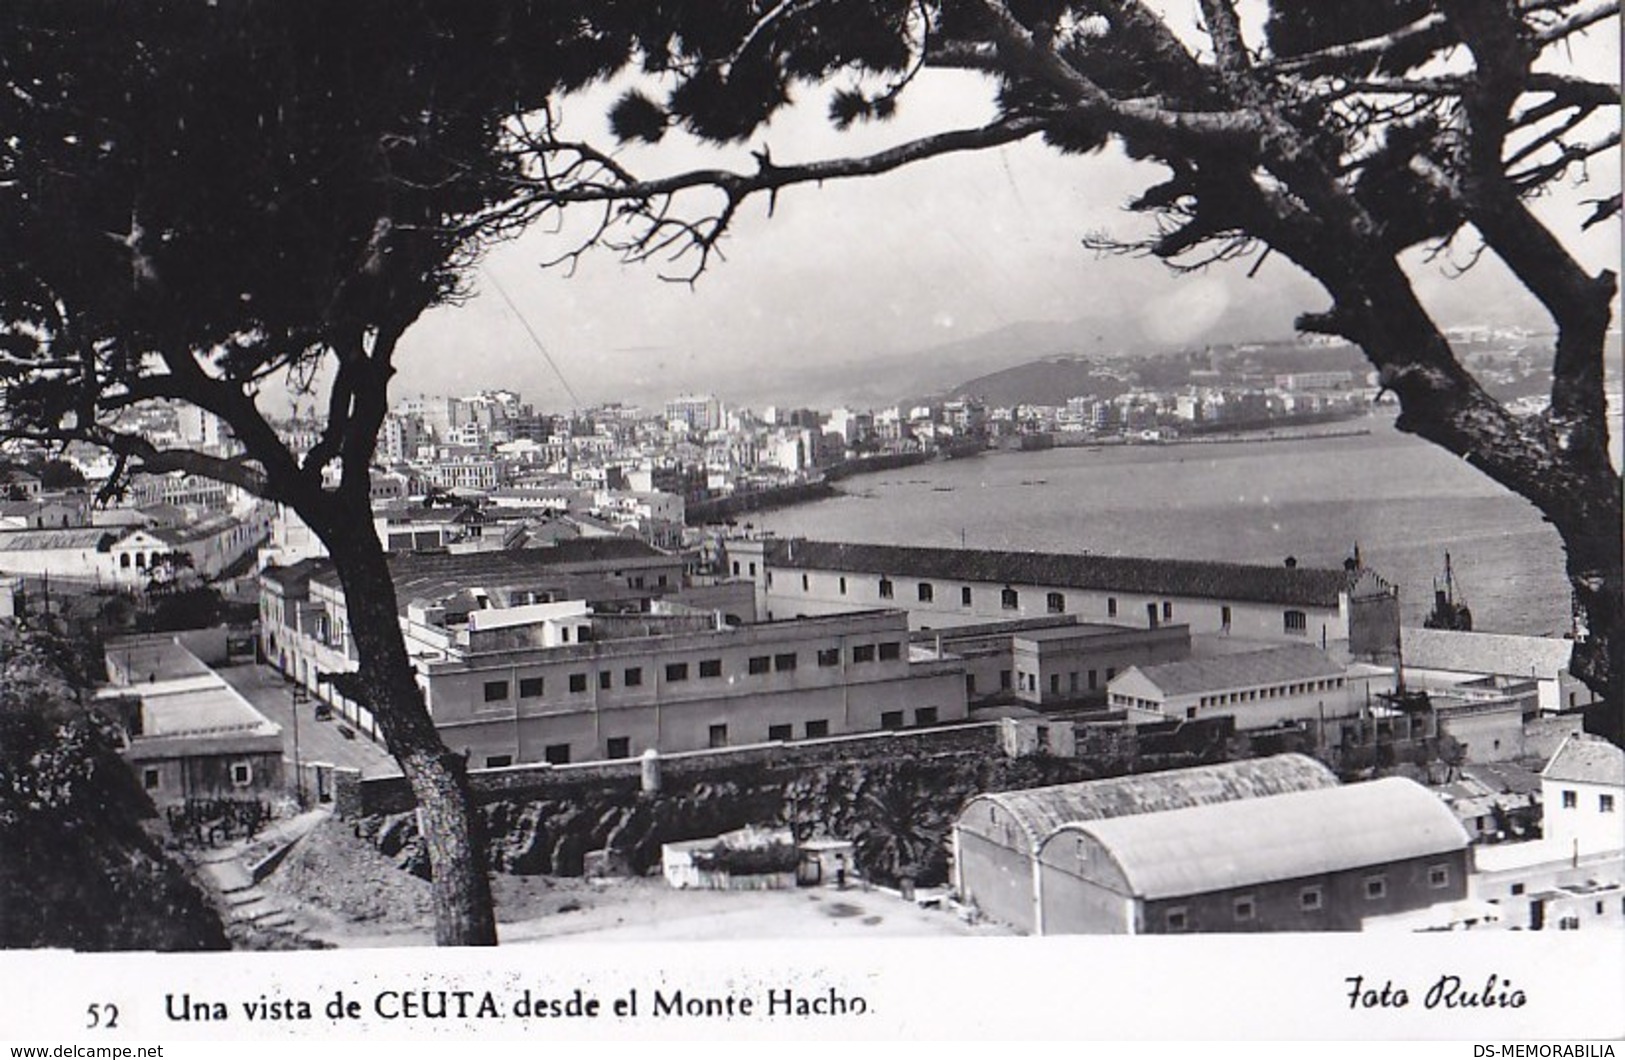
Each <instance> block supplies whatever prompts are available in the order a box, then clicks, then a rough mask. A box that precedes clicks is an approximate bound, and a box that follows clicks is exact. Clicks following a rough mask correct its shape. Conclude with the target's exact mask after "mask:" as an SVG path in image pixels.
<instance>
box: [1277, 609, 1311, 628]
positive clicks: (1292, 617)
mask: <svg viewBox="0 0 1625 1060" xmlns="http://www.w3.org/2000/svg"><path fill="white" fill-rule="evenodd" d="M1281 622H1282V626H1283V628H1284V629H1285V630H1286V632H1288V633H1307V632H1309V616H1308V615H1306V614H1304V613H1303V612H1302V611H1286V612H1283V613H1282V615H1281Z"/></svg>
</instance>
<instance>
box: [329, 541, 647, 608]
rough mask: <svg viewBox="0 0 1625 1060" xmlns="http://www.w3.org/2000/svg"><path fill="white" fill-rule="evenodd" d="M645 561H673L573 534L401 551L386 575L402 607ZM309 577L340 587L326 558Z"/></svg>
mask: <svg viewBox="0 0 1625 1060" xmlns="http://www.w3.org/2000/svg"><path fill="white" fill-rule="evenodd" d="M648 559H670V560H671V561H672V562H677V561H676V559H675V558H674V557H670V556H668V555H667V554H666V553H664V552H661V551H660V550H659V549H657V548H653V547H652V546H650V545H647V544H645V543H644V542H642V541H637V540H634V539H631V538H623V537H605V538H577V539H573V540H569V541H560V542H559V543H558V544H556V545H552V546H549V547H547V548H524V549H503V550H501V551H495V552H468V553H462V554H452V553H444V552H403V553H398V554H396V555H392V556H390V557H389V575H390V580H391V581H393V582H394V583H395V596H396V598H397V599H398V600H400V601H401V602H402V606H405V601H408V600H412V599H415V598H419V597H422V598H427V599H439V598H441V597H444V596H446V595H448V594H449V593H453V592H456V591H457V590H458V589H462V588H467V587H469V586H474V585H478V586H483V587H485V588H492V587H496V586H501V585H505V584H508V585H511V584H518V583H524V582H527V581H533V580H535V579H539V578H549V577H568V576H570V575H572V574H578V572H580V571H581V569H582V568H586V570H587V572H588V573H590V572H591V571H592V570H593V569H595V568H603V567H604V566H605V565H610V566H613V564H615V563H617V562H628V561H635V560H648ZM311 581H313V582H317V583H320V584H322V585H326V586H330V587H332V588H335V589H337V588H340V585H339V576H338V571H337V570H336V569H335V568H334V567H333V565H332V562H331V561H330V560H329V561H324V563H323V566H321V567H320V568H318V569H316V570H314V571H313V572H312V574H311ZM533 587H534V586H533Z"/></svg>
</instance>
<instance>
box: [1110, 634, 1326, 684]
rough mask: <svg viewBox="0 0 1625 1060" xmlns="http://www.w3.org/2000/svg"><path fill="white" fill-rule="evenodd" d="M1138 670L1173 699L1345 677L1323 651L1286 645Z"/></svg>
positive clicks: (1302, 645) (1139, 668)
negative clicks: (1194, 694)
mask: <svg viewBox="0 0 1625 1060" xmlns="http://www.w3.org/2000/svg"><path fill="white" fill-rule="evenodd" d="M1136 669H1138V670H1139V671H1140V674H1141V675H1142V676H1143V677H1145V679H1146V680H1148V681H1150V682H1151V683H1152V684H1154V685H1156V686H1157V687H1158V688H1159V689H1161V690H1162V692H1163V693H1164V694H1165V695H1170V696H1182V695H1189V694H1190V693H1192V692H1223V691H1227V690H1229V689H1236V688H1255V687H1257V686H1260V685H1277V684H1285V683H1289V682H1292V681H1314V680H1319V679H1322V678H1328V677H1342V676H1343V667H1342V666H1340V665H1338V664H1337V663H1335V662H1333V661H1332V660H1331V659H1330V658H1328V657H1327V655H1326V653H1325V652H1323V651H1321V650H1320V649H1319V648H1316V647H1312V646H1310V645H1308V644H1286V645H1282V646H1281V647H1276V648H1264V649H1262V650H1260V651H1244V652H1236V653H1234V654H1230V655H1214V656H1209V657H1207V658H1200V659H1181V660H1180V661H1178V662H1168V663H1158V664H1156V665H1155V666H1140V667H1136Z"/></svg>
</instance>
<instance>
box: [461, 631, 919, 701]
mask: <svg viewBox="0 0 1625 1060" xmlns="http://www.w3.org/2000/svg"><path fill="white" fill-rule="evenodd" d="M902 657H903V645H902V642H900V641H894V640H893V641H881V642H880V643H878V644H855V645H853V647H852V661H853V662H854V663H870V662H874V661H875V660H876V659H879V660H880V661H881V662H893V661H896V660H898V659H901V658H902ZM799 658H800V656H799V654H798V653H797V652H793V651H791V652H780V653H778V654H775V655H753V656H751V657H750V659H749V660H748V661H747V662H746V664H745V665H746V670H747V671H748V672H749V673H751V674H752V675H761V674H766V673H774V672H776V673H786V672H788V671H791V670H794V669H795V668H796V664H797V662H798V661H799ZM817 659H818V665H819V666H839V665H841V649H839V648H820V649H819V650H818V652H817ZM695 670H696V671H697V672H698V673H699V676H700V677H701V678H702V679H712V678H720V677H721V676H722V660H721V659H701V660H700V661H699V662H698V663H697V664H696V666H695ZM689 673H690V670H689V664H688V663H686V662H674V663H667V664H666V681H667V683H669V684H675V683H677V682H680V681H687V680H688V679H689ZM587 684H588V677H587V674H584V673H578V674H571V675H570V676H569V686H570V691H571V692H572V693H580V692H585V691H587ZM621 684H622V686H624V687H626V688H637V687H639V686H641V685H642V684H643V667H641V666H629V667H627V668H626V669H625V670H623V671H621ZM598 687H599V689H601V690H602V691H606V692H607V691H609V690H610V689H612V688H614V687H615V676H614V673H613V671H610V670H600V671H598ZM545 694H546V684H545V682H544V681H543V679H542V678H540V677H521V678H520V679H519V698H520V699H539V698H541V697H542V696H543V695H545ZM484 697H485V702H487V703H503V702H506V701H507V699H508V682H507V681H487V682H485V688H484Z"/></svg>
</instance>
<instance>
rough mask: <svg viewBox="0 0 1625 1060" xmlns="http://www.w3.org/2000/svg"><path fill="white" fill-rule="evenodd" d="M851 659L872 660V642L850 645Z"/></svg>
mask: <svg viewBox="0 0 1625 1060" xmlns="http://www.w3.org/2000/svg"><path fill="white" fill-rule="evenodd" d="M852 661H853V662H855V663H868V662H874V661H875V646H874V645H873V644H854V645H852Z"/></svg>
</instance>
